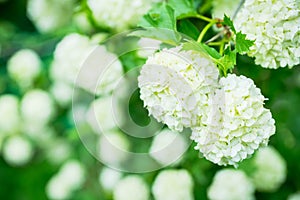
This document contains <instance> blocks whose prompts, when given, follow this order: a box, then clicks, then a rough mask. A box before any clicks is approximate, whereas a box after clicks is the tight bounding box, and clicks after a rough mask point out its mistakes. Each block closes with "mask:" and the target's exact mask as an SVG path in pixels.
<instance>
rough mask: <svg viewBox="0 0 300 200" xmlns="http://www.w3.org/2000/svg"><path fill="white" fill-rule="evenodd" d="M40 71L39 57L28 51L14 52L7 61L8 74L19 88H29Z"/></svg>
mask: <svg viewBox="0 0 300 200" xmlns="http://www.w3.org/2000/svg"><path fill="white" fill-rule="evenodd" d="M41 69H42V66H41V60H40V58H39V56H38V55H37V54H36V53H35V52H34V51H32V50H30V49H22V50H20V51H18V52H16V53H15V54H14V55H13V56H12V57H11V58H10V59H9V61H8V66H7V70H8V74H9V76H10V77H11V78H12V79H13V80H15V81H16V82H17V83H18V85H19V86H20V87H28V86H31V85H32V84H33V82H34V80H35V79H36V78H37V77H38V75H39V74H40V72H41Z"/></svg>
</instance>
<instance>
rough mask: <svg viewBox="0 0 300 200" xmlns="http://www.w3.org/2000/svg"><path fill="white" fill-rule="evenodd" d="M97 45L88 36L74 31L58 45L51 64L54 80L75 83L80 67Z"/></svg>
mask: <svg viewBox="0 0 300 200" xmlns="http://www.w3.org/2000/svg"><path fill="white" fill-rule="evenodd" d="M95 47H96V45H95V44H94V43H93V42H92V41H90V39H89V38H88V37H87V36H84V35H80V34H77V33H72V34H69V35H67V36H65V37H64V38H63V39H62V40H61V41H60V42H59V43H58V44H57V46H56V48H55V51H54V60H53V63H52V66H51V71H50V73H51V77H52V79H53V80H55V81H57V80H60V81H64V82H66V83H69V84H74V82H75V80H76V77H77V75H78V73H79V71H80V67H81V65H82V64H83V62H84V61H85V59H86V58H87V57H88V55H89V54H90V53H91V52H92V51H93V50H94V49H95Z"/></svg>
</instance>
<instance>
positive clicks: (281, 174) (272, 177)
mask: <svg viewBox="0 0 300 200" xmlns="http://www.w3.org/2000/svg"><path fill="white" fill-rule="evenodd" d="M253 161H254V163H253V164H254V167H255V170H254V172H253V174H251V178H252V180H253V183H254V185H255V187H256V189H257V190H259V191H266V192H273V191H276V190H277V189H278V188H279V187H280V185H281V184H282V183H283V182H284V181H285V178H286V173H287V168H286V163H285V160H284V159H283V158H282V157H281V155H280V154H279V153H278V152H277V151H276V150H275V149H274V148H273V147H265V148H262V149H260V150H259V151H258V152H257V153H256V154H255V156H254V160H253Z"/></svg>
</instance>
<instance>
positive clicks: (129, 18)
mask: <svg viewBox="0 0 300 200" xmlns="http://www.w3.org/2000/svg"><path fill="white" fill-rule="evenodd" d="M158 1H160V0H110V1H106V0H88V6H89V8H90V9H91V11H92V13H93V16H94V19H95V21H96V22H97V24H98V25H100V26H104V27H108V28H112V29H115V30H117V31H122V30H126V29H127V28H129V27H130V26H134V25H135V24H137V22H138V21H139V19H140V18H141V17H142V16H143V15H144V14H145V13H146V12H147V11H148V10H149V9H150V8H151V5H152V4H153V3H154V2H158ZM112 11H113V12H112Z"/></svg>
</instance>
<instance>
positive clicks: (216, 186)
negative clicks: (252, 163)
mask: <svg viewBox="0 0 300 200" xmlns="http://www.w3.org/2000/svg"><path fill="white" fill-rule="evenodd" d="M254 191H255V190H254V186H253V185H252V183H251V180H250V179H249V178H248V177H247V176H246V174H245V173H244V172H243V171H239V170H233V169H223V170H220V171H218V172H217V173H216V175H215V177H214V179H213V182H212V184H211V185H210V187H209V188H208V197H209V199H211V200H241V199H243V200H253V199H255V198H254Z"/></svg>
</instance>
